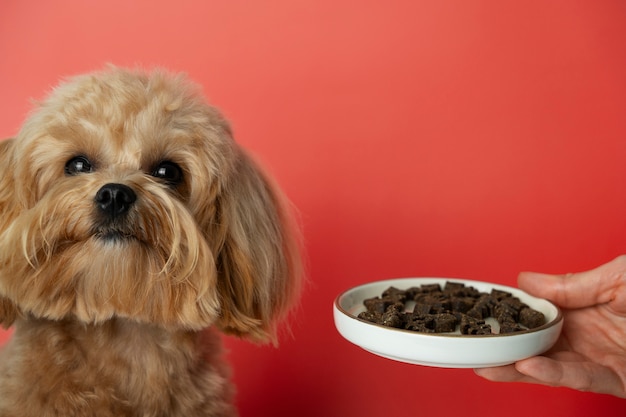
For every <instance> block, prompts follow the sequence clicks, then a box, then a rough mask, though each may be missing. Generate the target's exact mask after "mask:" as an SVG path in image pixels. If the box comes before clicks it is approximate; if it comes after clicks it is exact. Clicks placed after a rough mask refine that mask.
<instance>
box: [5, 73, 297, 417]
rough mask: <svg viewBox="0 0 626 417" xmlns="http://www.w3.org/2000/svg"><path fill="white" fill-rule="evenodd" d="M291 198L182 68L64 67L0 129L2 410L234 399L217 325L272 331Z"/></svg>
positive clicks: (172, 407)
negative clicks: (69, 75) (26, 109)
mask: <svg viewBox="0 0 626 417" xmlns="http://www.w3.org/2000/svg"><path fill="white" fill-rule="evenodd" d="M286 207H287V206H286V204H285V201H284V199H283V198H282V197H281V194H280V193H279V191H278V190H277V188H276V187H274V186H273V185H272V183H271V181H269V180H268V178H267V176H265V175H264V174H263V173H262V172H261V170H259V169H258V167H257V166H256V165H255V164H254V163H253V162H252V160H251V158H250V157H249V156H248V155H247V154H246V153H245V152H244V151H243V150H242V149H241V148H240V147H239V146H238V145H237V144H236V143H235V142H234V140H233V138H232V135H231V130H230V128H229V125H228V123H227V122H226V121H225V119H224V118H223V117H222V116H221V115H220V113H219V112H218V111H217V110H216V109H214V108H213V107H211V106H209V105H208V104H207V103H206V102H205V101H204V99H203V98H202V95H201V94H200V92H199V88H197V87H196V86H195V85H193V84H192V83H190V82H189V81H187V80H186V78H185V77H184V76H179V75H171V74H168V73H166V72H164V71H159V70H155V71H150V72H143V71H135V70H123V69H118V68H108V69H106V70H104V71H101V72H97V73H93V74H87V75H83V76H79V77H75V78H73V79H70V80H68V81H67V82H65V83H63V84H61V86H59V87H58V88H56V89H55V90H54V91H53V92H52V93H51V94H50V96H49V97H48V98H47V99H46V100H44V101H43V102H42V103H40V104H39V105H38V107H37V109H36V110H35V112H34V113H33V114H32V115H30V117H29V118H28V119H27V120H26V122H25V124H24V125H23V127H22V129H21V130H20V132H19V133H18V135H17V137H16V138H14V139H8V140H4V141H1V142H0V323H1V324H3V325H4V326H5V327H8V326H11V325H13V326H14V328H15V331H14V334H13V336H12V338H11V340H10V341H9V342H8V344H7V345H6V347H5V348H4V349H3V351H2V352H1V353H0V355H1V356H0V416H2V417H8V416H11V417H15V416H33V417H35V416H36V417H46V416H98V417H105V416H116V417H119V416H155V417H156V416H184V417H193V416H230V415H235V414H236V410H235V407H234V406H233V401H232V391H233V389H232V387H231V383H230V381H229V376H228V367H227V366H226V365H225V363H224V362H223V359H222V357H221V352H220V351H221V341H220V335H219V333H218V330H221V331H223V332H226V333H230V334H235V335H239V336H243V337H247V338H250V339H252V340H255V341H274V340H275V334H276V323H277V322H278V320H279V319H281V318H283V316H284V314H285V313H286V311H287V309H288V307H289V306H290V304H291V302H292V300H293V299H294V296H296V295H297V292H298V287H299V285H298V284H299V277H300V258H299V250H298V247H299V245H298V244H297V239H295V238H294V235H295V234H294V228H293V222H292V221H291V220H290V219H291V217H290V216H289V210H287V208H286Z"/></svg>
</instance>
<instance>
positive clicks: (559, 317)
mask: <svg viewBox="0 0 626 417" xmlns="http://www.w3.org/2000/svg"><path fill="white" fill-rule="evenodd" d="M415 280H424V281H426V280H429V281H443V283H445V282H447V281H450V282H462V283H463V284H466V285H471V284H472V283H475V284H479V285H481V286H483V285H487V286H489V287H491V288H495V289H501V290H504V291H510V290H513V291H514V292H518V293H520V292H521V293H523V294H524V296H527V297H530V298H532V299H536V300H539V301H544V302H547V303H548V304H550V306H552V307H553V308H554V309H556V316H555V317H554V319H552V320H550V321H548V322H547V323H544V324H542V325H541V326H538V327H535V328H532V329H526V330H522V331H519V332H514V333H504V334H500V333H497V334H485V335H466V334H457V333H421V332H416V331H412V330H406V329H398V328H395V327H389V326H383V325H382V324H377V323H372V322H370V321H367V320H363V319H360V318H358V317H357V316H354V315H353V314H351V313H350V312H348V311H347V310H346V309H344V308H343V307H342V306H341V300H342V299H343V298H344V297H346V296H347V295H348V293H350V292H353V291H356V290H358V289H361V288H365V287H369V286H376V285H382V284H384V283H386V282H391V281H394V282H398V281H415ZM441 283H442V282H439V284H441ZM513 295H514V296H515V294H513ZM334 307H335V309H336V310H337V311H339V312H340V313H342V314H343V315H344V316H346V317H347V318H349V319H353V320H356V321H358V322H360V323H364V324H367V325H370V326H375V327H378V328H381V329H385V330H388V331H392V332H399V333H402V334H406V335H411V336H415V337H428V338H454V339H457V338H461V339H474V338H476V339H488V338H498V339H503V338H514V337H519V336H523V335H527V334H530V333H537V332H541V331H544V330H546V329H549V328H551V327H554V326H555V325H557V324H558V323H560V322H561V321H562V320H563V312H562V311H561V308H559V306H557V305H556V304H554V303H553V302H552V301H550V300H548V299H545V298H539V297H535V296H533V295H531V294H528V293H527V292H525V291H524V290H521V289H519V288H515V287H511V286H508V285H503V284H498V283H492V282H487V281H478V280H472V279H465V278H446V277H426V276H424V277H404V278H388V279H383V280H377V281H371V282H367V283H364V284H360V285H356V286H353V287H351V288H348V289H346V290H344V291H342V292H341V293H340V294H339V295H337V297H335V300H334ZM542 313H543V312H542Z"/></svg>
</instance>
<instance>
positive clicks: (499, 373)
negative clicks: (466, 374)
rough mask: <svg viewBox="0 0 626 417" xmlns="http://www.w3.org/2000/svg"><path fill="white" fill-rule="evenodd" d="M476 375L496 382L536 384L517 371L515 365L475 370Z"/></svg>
mask: <svg viewBox="0 0 626 417" xmlns="http://www.w3.org/2000/svg"><path fill="white" fill-rule="evenodd" d="M474 372H475V373H476V375H478V376H480V377H483V378H485V379H487V380H489V381H494V382H531V383H532V382H536V381H534V380H533V379H531V378H530V377H528V376H526V375H524V374H522V373H520V372H519V371H518V370H517V369H515V365H506V366H496V367H493V368H478V369H474Z"/></svg>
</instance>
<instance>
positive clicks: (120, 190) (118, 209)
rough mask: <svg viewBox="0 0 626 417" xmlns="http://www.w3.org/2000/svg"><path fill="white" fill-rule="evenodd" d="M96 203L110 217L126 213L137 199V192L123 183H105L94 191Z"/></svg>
mask: <svg viewBox="0 0 626 417" xmlns="http://www.w3.org/2000/svg"><path fill="white" fill-rule="evenodd" d="M95 201H96V205H97V206H98V208H99V209H100V211H101V212H102V213H104V214H106V215H108V216H110V217H111V218H115V217H117V216H120V215H122V214H124V213H126V212H127V211H128V210H129V209H130V208H131V207H132V205H133V204H134V203H135V201H137V194H135V192H134V191H133V190H132V188H130V187H128V186H126V185H124V184H106V185H104V186H103V187H102V188H100V189H99V190H98V192H97V193H96V198H95Z"/></svg>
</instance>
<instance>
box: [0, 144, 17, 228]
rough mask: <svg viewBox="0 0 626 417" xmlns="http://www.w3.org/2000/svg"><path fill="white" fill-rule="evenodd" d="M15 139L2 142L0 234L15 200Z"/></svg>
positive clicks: (0, 161)
mask: <svg viewBox="0 0 626 417" xmlns="http://www.w3.org/2000/svg"><path fill="white" fill-rule="evenodd" d="M14 142H15V139H4V140H0V233H2V231H3V230H4V229H5V228H6V226H7V223H8V221H9V219H8V217H9V216H8V212H9V208H10V205H11V204H12V202H13V200H14V198H13V193H14V192H15V187H14V186H13V175H12V172H11V171H12V163H11V159H12V149H13V143H14Z"/></svg>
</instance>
